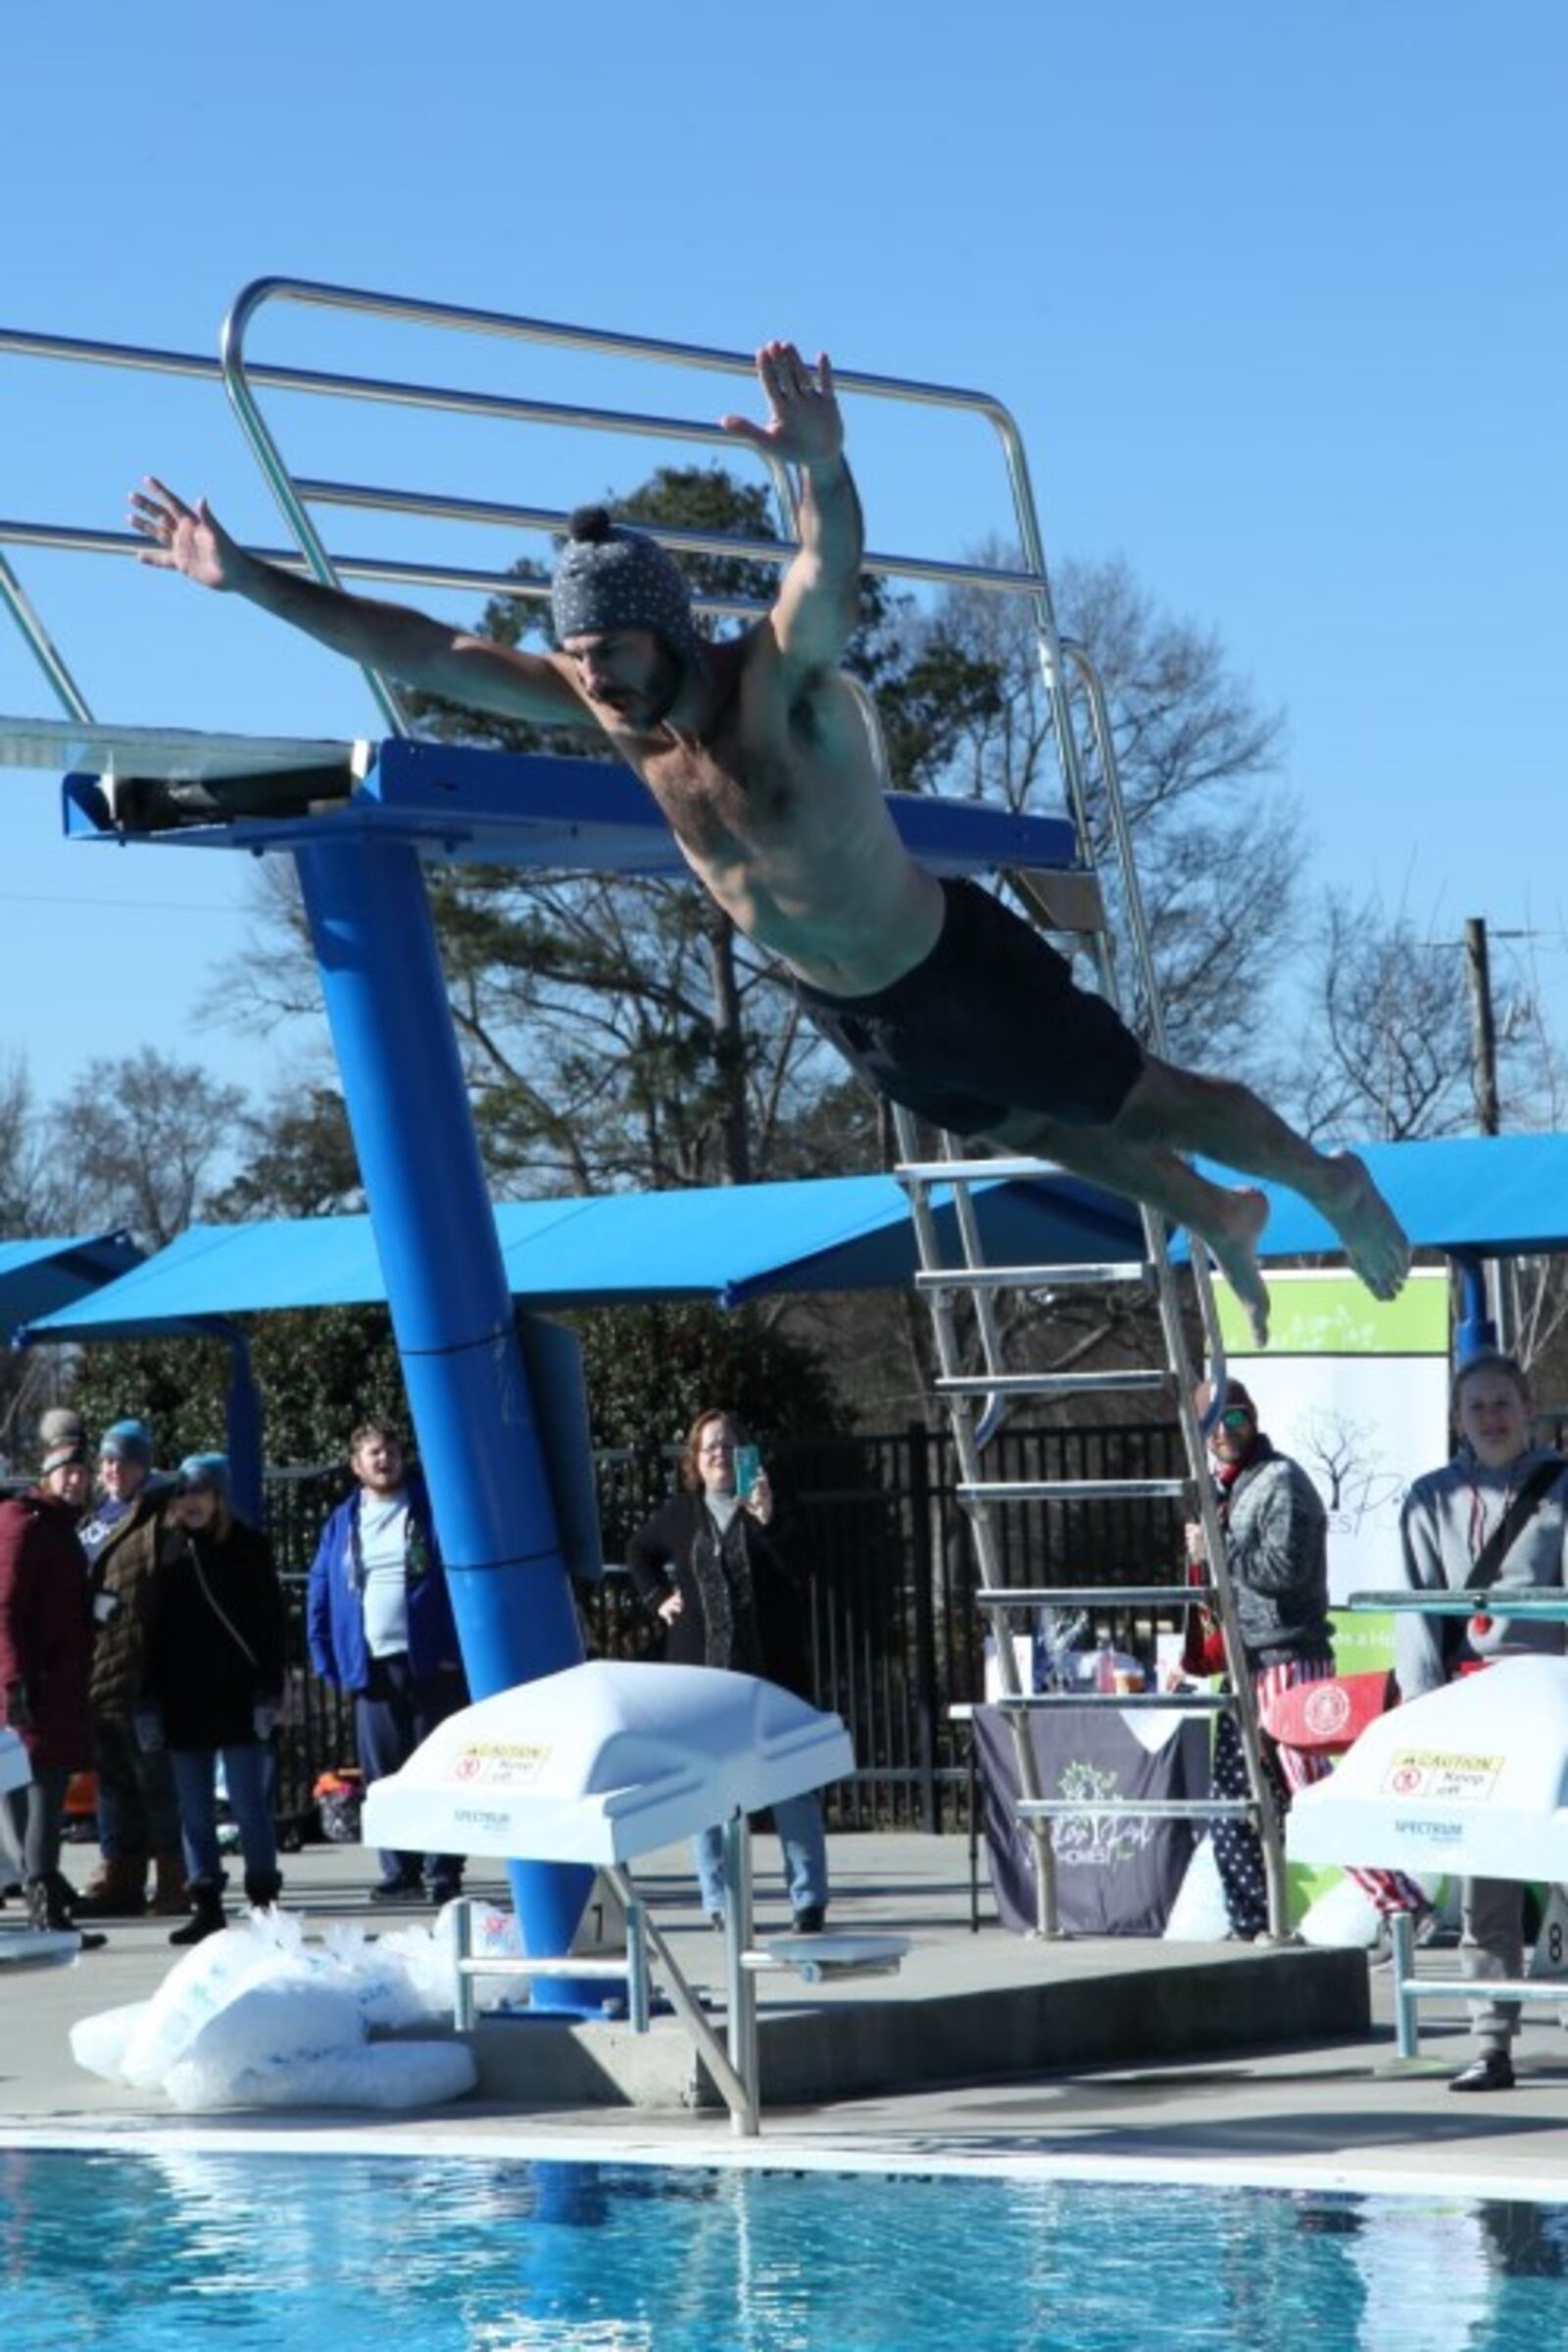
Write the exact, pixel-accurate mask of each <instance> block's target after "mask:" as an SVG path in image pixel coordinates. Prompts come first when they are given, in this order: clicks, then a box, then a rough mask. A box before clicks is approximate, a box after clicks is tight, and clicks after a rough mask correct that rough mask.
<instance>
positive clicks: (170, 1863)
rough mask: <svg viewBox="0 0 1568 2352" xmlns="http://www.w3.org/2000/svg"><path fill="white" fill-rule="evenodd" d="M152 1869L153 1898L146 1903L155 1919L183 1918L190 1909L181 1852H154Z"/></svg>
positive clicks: (183, 1859)
mask: <svg viewBox="0 0 1568 2352" xmlns="http://www.w3.org/2000/svg"><path fill="white" fill-rule="evenodd" d="M153 1870H154V1873H155V1874H156V1875H155V1877H154V1882H153V1899H152V1901H151V1903H150V1904H149V1905H148V1908H149V1910H150V1911H151V1912H152V1914H153V1917H154V1918H155V1919H183V1918H184V1917H185V1914H186V1913H187V1911H189V1909H190V1895H189V1893H188V1892H187V1891H186V1887H185V1857H184V1855H183V1854H155V1855H154V1856H153Z"/></svg>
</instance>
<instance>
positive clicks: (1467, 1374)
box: [1395, 1354, 1568, 2091]
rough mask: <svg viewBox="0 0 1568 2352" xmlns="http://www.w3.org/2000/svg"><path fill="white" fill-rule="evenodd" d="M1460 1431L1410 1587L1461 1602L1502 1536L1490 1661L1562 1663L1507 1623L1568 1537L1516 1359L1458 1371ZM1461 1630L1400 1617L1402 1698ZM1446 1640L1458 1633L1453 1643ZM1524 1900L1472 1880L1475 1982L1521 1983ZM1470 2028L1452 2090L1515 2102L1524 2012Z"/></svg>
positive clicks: (1553, 1640)
mask: <svg viewBox="0 0 1568 2352" xmlns="http://www.w3.org/2000/svg"><path fill="white" fill-rule="evenodd" d="M1453 1421H1454V1426H1455V1428H1456V1429H1457V1430H1458V1433H1459V1448H1458V1451H1457V1452H1456V1453H1455V1455H1454V1457H1453V1459H1452V1461H1451V1462H1449V1463H1447V1464H1446V1467H1445V1468H1443V1469H1442V1470H1432V1471H1429V1472H1428V1473H1427V1475H1426V1476H1425V1477H1424V1478H1418V1479H1416V1481H1415V1482H1414V1484H1413V1485H1412V1486H1411V1488H1410V1491H1409V1493H1408V1495H1406V1496H1405V1499H1404V1512H1403V1517H1402V1519H1401V1521H1400V1531H1399V1532H1400V1551H1401V1555H1402V1560H1401V1566H1402V1572H1403V1577H1404V1582H1405V1583H1406V1584H1407V1585H1409V1586H1410V1587H1411V1588H1412V1589H1413V1590H1416V1591H1423V1590H1425V1591H1428V1592H1439V1593H1441V1592H1444V1591H1445V1590H1446V1591H1448V1592H1460V1591H1462V1590H1463V1589H1464V1587H1465V1586H1466V1585H1468V1584H1469V1583H1470V1582H1471V1579H1472V1575H1473V1572H1474V1570H1475V1568H1476V1564H1477V1562H1478V1561H1480V1560H1481V1559H1482V1556H1483V1554H1484V1553H1485V1552H1486V1551H1487V1549H1488V1546H1489V1544H1490V1545H1491V1546H1492V1549H1493V1553H1494V1555H1495V1556H1496V1555H1497V1545H1496V1544H1495V1542H1494V1539H1495V1537H1497V1535H1498V1533H1499V1531H1503V1532H1504V1534H1505V1535H1506V1537H1507V1541H1506V1542H1505V1543H1504V1544H1503V1545H1502V1548H1501V1551H1500V1556H1496V1569H1497V1574H1496V1583H1495V1587H1494V1588H1493V1591H1494V1593H1495V1598H1494V1601H1493V1603H1492V1604H1491V1606H1490V1607H1488V1606H1487V1604H1485V1603H1484V1602H1482V1601H1481V1600H1480V1598H1479V1595H1478V1600H1477V1617H1478V1618H1482V1619H1484V1620H1486V1622H1487V1623H1488V1625H1489V1628H1490V1632H1489V1635H1488V1636H1487V1637H1485V1649H1486V1654H1487V1655H1488V1656H1495V1655H1497V1654H1499V1653H1503V1654H1509V1655H1511V1654H1515V1653H1517V1652H1519V1651H1522V1650H1544V1651H1547V1652H1548V1653H1551V1654H1555V1655H1559V1656H1560V1655H1561V1654H1562V1651H1563V1647H1564V1628H1563V1626H1561V1625H1560V1624H1559V1625H1544V1624H1539V1623H1537V1624H1530V1625H1525V1624H1520V1623H1519V1622H1517V1621H1513V1622H1510V1621H1509V1619H1508V1612H1507V1602H1506V1598H1505V1597H1504V1595H1505V1592H1506V1588H1507V1587H1508V1586H1510V1585H1511V1586H1526V1587H1531V1586H1535V1587H1540V1586H1544V1587H1547V1588H1548V1589H1549V1588H1551V1587H1554V1586H1561V1585H1562V1584H1563V1582H1564V1576H1563V1562H1564V1542H1565V1535H1568V1521H1565V1506H1568V1463H1565V1462H1564V1461H1563V1460H1562V1459H1561V1457H1560V1456H1559V1455H1557V1454H1554V1453H1551V1452H1548V1451H1547V1450H1546V1449H1545V1448H1544V1446H1534V1445H1532V1443H1531V1407H1530V1389H1529V1384H1528V1382H1527V1381H1526V1379H1525V1375H1524V1373H1523V1371H1522V1370H1521V1368H1520V1366H1519V1365H1518V1364H1517V1363H1516V1362H1515V1361H1514V1359H1513V1357H1512V1356H1511V1355H1498V1354H1486V1355H1476V1356H1472V1357H1471V1359H1470V1361H1469V1362H1468V1363H1467V1364H1464V1365H1462V1366H1461V1368H1460V1370H1459V1372H1458V1374H1457V1376H1456V1378H1455V1380H1454V1384H1453ZM1510 1514H1512V1516H1511V1518H1510ZM1505 1520H1506V1521H1508V1527H1507V1529H1506V1530H1504V1521H1505ZM1461 1622H1462V1621H1459V1620H1455V1619H1453V1618H1451V1617H1424V1616H1418V1615H1416V1614H1415V1612H1414V1611H1413V1610H1412V1611H1409V1612H1401V1614H1400V1616H1399V1619H1398V1623H1397V1629H1396V1635H1395V1641H1396V1652H1395V1654H1396V1659H1397V1675H1398V1682H1399V1691H1400V1695H1401V1696H1402V1697H1404V1698H1419V1697H1421V1695H1422V1694H1423V1692H1425V1691H1440V1690H1441V1689H1442V1688H1443V1686H1444V1684H1445V1683H1446V1682H1447V1681H1448V1680H1449V1679H1450V1677H1451V1676H1452V1675H1453V1674H1454V1673H1456V1672H1459V1671H1462V1669H1463V1667H1464V1666H1465V1664H1466V1663H1467V1662H1468V1661H1472V1660H1473V1658H1474V1656H1475V1651H1474V1650H1473V1649H1472V1648H1471V1646H1470V1644H1469V1642H1467V1641H1465V1640H1457V1639H1455V1637H1456V1636H1457V1631H1458V1625H1459V1623H1461ZM1446 1628H1447V1629H1452V1631H1451V1633H1450V1634H1449V1637H1448V1640H1447V1641H1446V1639H1445V1629H1446ZM1523 1898H1524V1889H1523V1888H1522V1887H1521V1886H1520V1885H1519V1883H1518V1882H1517V1880H1513V1879H1466V1880H1465V1882H1464V1887H1463V1895H1462V1920H1463V1926H1462V1933H1461V1936H1460V1942H1459V1952H1460V1960H1461V1963H1462V1966H1463V1968H1464V1973H1465V1975H1466V1976H1467V1977H1474V1978H1476V1979H1478V1980H1485V1979H1487V1978H1489V1977H1492V1978H1497V1977H1501V1978H1513V1979H1515V1980H1517V1979H1518V1977H1519V1976H1520V1974H1521V1973H1522V1971H1523V1968H1524V1899H1523ZM1473 2024H1474V2030H1475V2034H1476V2038H1477V2040H1478V2041H1479V2043H1480V2050H1479V2052H1478V2054H1477V2056H1476V2057H1475V2058H1473V2059H1472V2060H1471V2062H1470V2064H1469V2065H1468V2066H1466V2067H1464V2068H1463V2069H1462V2070H1461V2072H1460V2073H1459V2074H1457V2075H1455V2077H1454V2079H1453V2081H1452V2082H1451V2083H1450V2084H1449V2085H1448V2087H1449V2089H1450V2090H1466V2091H1468V2090H1511V2089H1512V2088H1513V2082H1514V2072H1513V2059H1512V2056H1511V2054H1510V2051H1509V2043H1510V2042H1511V2041H1512V2040H1513V2038H1514V2035H1515V2034H1517V2033H1518V2031H1519V2009H1518V2004H1517V2003H1516V2002H1513V2001H1499V2000H1488V2001H1485V2002H1482V2003H1479V2004H1478V2005H1477V2007H1476V2009H1475V2011H1474V2014H1473Z"/></svg>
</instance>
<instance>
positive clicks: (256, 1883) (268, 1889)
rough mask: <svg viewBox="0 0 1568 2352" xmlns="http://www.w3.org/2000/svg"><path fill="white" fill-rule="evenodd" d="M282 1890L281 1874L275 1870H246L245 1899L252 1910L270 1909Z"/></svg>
mask: <svg viewBox="0 0 1568 2352" xmlns="http://www.w3.org/2000/svg"><path fill="white" fill-rule="evenodd" d="M282 1891H283V1875H282V1873H281V1871H276V1870H248V1871H247V1872H246V1873H245V1900H246V1901H247V1902H248V1903H249V1905H250V1907H251V1909H252V1910H253V1911H270V1909H271V1907H272V1905H273V1904H274V1903H275V1902H276V1900H277V1898H278V1896H279V1895H280V1894H281V1893H282Z"/></svg>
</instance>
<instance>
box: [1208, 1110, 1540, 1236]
mask: <svg viewBox="0 0 1568 2352" xmlns="http://www.w3.org/2000/svg"><path fill="white" fill-rule="evenodd" d="M1356 1152H1357V1154H1358V1156H1359V1157H1360V1158H1361V1159H1363V1160H1364V1161H1365V1162H1366V1165H1367V1167H1368V1168H1369V1170H1370V1171H1371V1174H1372V1178H1373V1181H1374V1182H1375V1183H1376V1184H1377V1186H1378V1188H1379V1190H1380V1191H1381V1192H1382V1193H1383V1194H1384V1196H1385V1198H1386V1199H1387V1201H1388V1202H1389V1205H1390V1207H1391V1208H1392V1209H1393V1210H1394V1213H1395V1215H1396V1216H1397V1218H1398V1220H1399V1222H1400V1224H1401V1225H1402V1226H1403V1227H1404V1230H1405V1232H1406V1233H1407V1234H1408V1235H1409V1237H1410V1241H1411V1244H1412V1245H1413V1247H1414V1248H1416V1249H1417V1250H1473V1251H1474V1252H1475V1253H1476V1254H1477V1255H1479V1256H1482V1257H1508V1256H1529V1255H1533V1254H1535V1253H1537V1252H1543V1253H1544V1252H1546V1251H1549V1250H1568V1135H1465V1136H1449V1137H1446V1138H1444V1139H1443V1140H1441V1141H1438V1142H1432V1143H1419V1144H1358V1145H1357V1146H1356ZM1201 1165H1202V1167H1203V1171H1204V1173H1205V1175H1209V1176H1214V1177H1217V1178H1218V1179H1219V1181H1220V1182H1221V1183H1223V1184H1238V1183H1250V1181H1251V1179H1250V1178H1243V1177H1238V1176H1237V1175H1236V1174H1235V1172H1234V1171H1233V1170H1232V1169H1229V1168H1221V1167H1215V1166H1213V1165H1212V1164H1211V1163H1210V1162H1208V1161H1203V1162H1201ZM1260 1189H1261V1190H1262V1191H1263V1192H1265V1193H1266V1194H1267V1195H1268V1201H1269V1219H1268V1223H1267V1224H1266V1225H1265V1226H1264V1228H1263V1238H1262V1241H1261V1243H1260V1245H1259V1250H1258V1254H1259V1255H1260V1256H1261V1257H1264V1258H1273V1257H1310V1256H1315V1255H1318V1254H1319V1253H1323V1252H1327V1253H1329V1254H1332V1255H1336V1256H1337V1255H1339V1254H1341V1244H1340V1240H1339V1237H1338V1235H1337V1234H1336V1233H1335V1232H1334V1229H1333V1227H1332V1226H1331V1225H1329V1224H1328V1223H1327V1222H1326V1220H1325V1219H1324V1218H1322V1217H1320V1216H1319V1215H1318V1213H1317V1211H1316V1209H1313V1208H1309V1207H1308V1206H1307V1204H1306V1202H1305V1201H1303V1200H1302V1199H1301V1198H1300V1196H1299V1194H1297V1193H1293V1192H1288V1191H1287V1190H1286V1189H1285V1187H1284V1186H1283V1185H1278V1184H1267V1185H1263V1186H1262V1187H1261V1188H1260ZM1180 1253H1181V1250H1180V1249H1179V1250H1178V1252H1177V1254H1180Z"/></svg>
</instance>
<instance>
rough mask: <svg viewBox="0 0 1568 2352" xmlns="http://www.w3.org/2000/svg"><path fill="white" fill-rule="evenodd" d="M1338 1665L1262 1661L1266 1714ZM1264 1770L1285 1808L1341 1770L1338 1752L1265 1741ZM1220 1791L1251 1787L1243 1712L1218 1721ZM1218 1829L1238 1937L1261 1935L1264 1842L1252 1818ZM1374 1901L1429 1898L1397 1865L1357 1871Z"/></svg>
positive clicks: (1382, 1907)
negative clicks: (1337, 1764) (1240, 1727)
mask: <svg viewBox="0 0 1568 2352" xmlns="http://www.w3.org/2000/svg"><path fill="white" fill-rule="evenodd" d="M1333 1672H1334V1666H1333V1663H1332V1661H1331V1660H1330V1659H1328V1658H1291V1659H1287V1661H1286V1662H1285V1663H1284V1664H1283V1665H1280V1666H1260V1667H1259V1668H1258V1669H1257V1671H1256V1673H1255V1674H1254V1675H1253V1676H1252V1695H1253V1697H1254V1698H1255V1700H1256V1702H1257V1707H1258V1711H1259V1713H1261V1712H1262V1710H1263V1709H1264V1708H1265V1707H1266V1706H1268V1705H1269V1704H1270V1703H1271V1701H1273V1700H1274V1699H1276V1698H1279V1697H1281V1696H1282V1695H1283V1694H1284V1692H1285V1691H1294V1690H1295V1689H1296V1687H1297V1685H1298V1684H1299V1683H1320V1682H1323V1681H1326V1680H1327V1679H1328V1677H1329V1676H1331V1675H1332V1674H1333ZM1263 1769H1264V1772H1265V1774H1266V1775H1267V1778H1268V1782H1269V1786H1270V1788H1271V1789H1273V1792H1274V1801H1275V1803H1276V1804H1277V1805H1278V1806H1279V1808H1280V1812H1281V1814H1282V1815H1283V1814H1285V1813H1286V1812H1287V1811H1288V1810H1289V1809H1290V1801H1291V1798H1292V1796H1293V1795H1294V1793H1295V1791H1296V1790H1297V1789H1305V1788H1308V1787H1310V1785H1311V1783H1312V1782H1313V1781H1321V1780H1323V1779H1325V1778H1326V1777H1327V1775H1328V1774H1329V1773H1330V1772H1332V1771H1333V1769H1334V1762H1333V1758H1332V1757H1331V1756H1327V1755H1324V1754H1323V1753H1322V1752H1321V1750H1319V1749H1316V1748H1311V1749H1308V1748H1299V1747H1281V1746H1279V1745H1278V1744H1277V1743H1276V1742H1275V1741H1274V1740H1269V1739H1265V1740H1264V1741H1263ZM1213 1785H1214V1794H1215V1795H1216V1796H1227V1797H1242V1796H1246V1795H1247V1794H1248V1793H1249V1790H1248V1786H1247V1758H1246V1754H1245V1752H1244V1750H1243V1747H1242V1736H1241V1733H1240V1732H1239V1731H1238V1730H1237V1728H1236V1718H1235V1717H1234V1716H1233V1715H1230V1714H1224V1715H1221V1716H1220V1717H1219V1718H1218V1720H1217V1722H1216V1724H1215V1727H1214V1771H1213ZM1211 1835H1212V1837H1213V1840H1214V1860H1215V1863H1216V1864H1217V1866H1218V1869H1219V1875H1220V1884H1221V1885H1222V1886H1223V1887H1224V1889H1225V1909H1226V1913H1227V1915H1228V1917H1229V1919H1230V1923H1231V1933H1232V1935H1233V1936H1260V1935H1261V1934H1262V1933H1263V1931H1264V1930H1265V1929H1266V1928H1267V1926H1268V1887H1267V1884H1266V1881H1265V1879H1264V1875H1263V1848H1262V1844H1261V1842H1260V1841H1259V1838H1258V1835H1257V1832H1256V1831H1255V1830H1254V1829H1253V1828H1252V1825H1251V1823H1250V1822H1248V1821H1240V1820H1234V1819H1233V1820H1230V1821H1216V1822H1215V1823H1214V1824H1213V1827H1212V1831H1211ZM1346 1876H1347V1877H1348V1878H1351V1879H1353V1880H1354V1881H1355V1884H1356V1885H1357V1886H1358V1887H1360V1889H1361V1891H1362V1893H1363V1894H1364V1895H1365V1896H1366V1897H1367V1899H1368V1901H1369V1902H1370V1903H1371V1904H1372V1906H1373V1908H1374V1909H1375V1910H1376V1911H1377V1912H1378V1913H1379V1914H1380V1915H1381V1916H1384V1917H1386V1916H1387V1915H1388V1914H1389V1913H1390V1912H1391V1911H1415V1910H1418V1909H1419V1908H1420V1907H1421V1905H1422V1903H1423V1902H1424V1900H1425V1897H1424V1896H1423V1894H1422V1892H1421V1889H1420V1887H1417V1886H1415V1885H1414V1884H1413V1883H1412V1881H1410V1880H1409V1879H1407V1878H1405V1877H1404V1876H1403V1874H1402V1873H1401V1872H1399V1871H1394V1870H1349V1871H1347V1873H1346Z"/></svg>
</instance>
